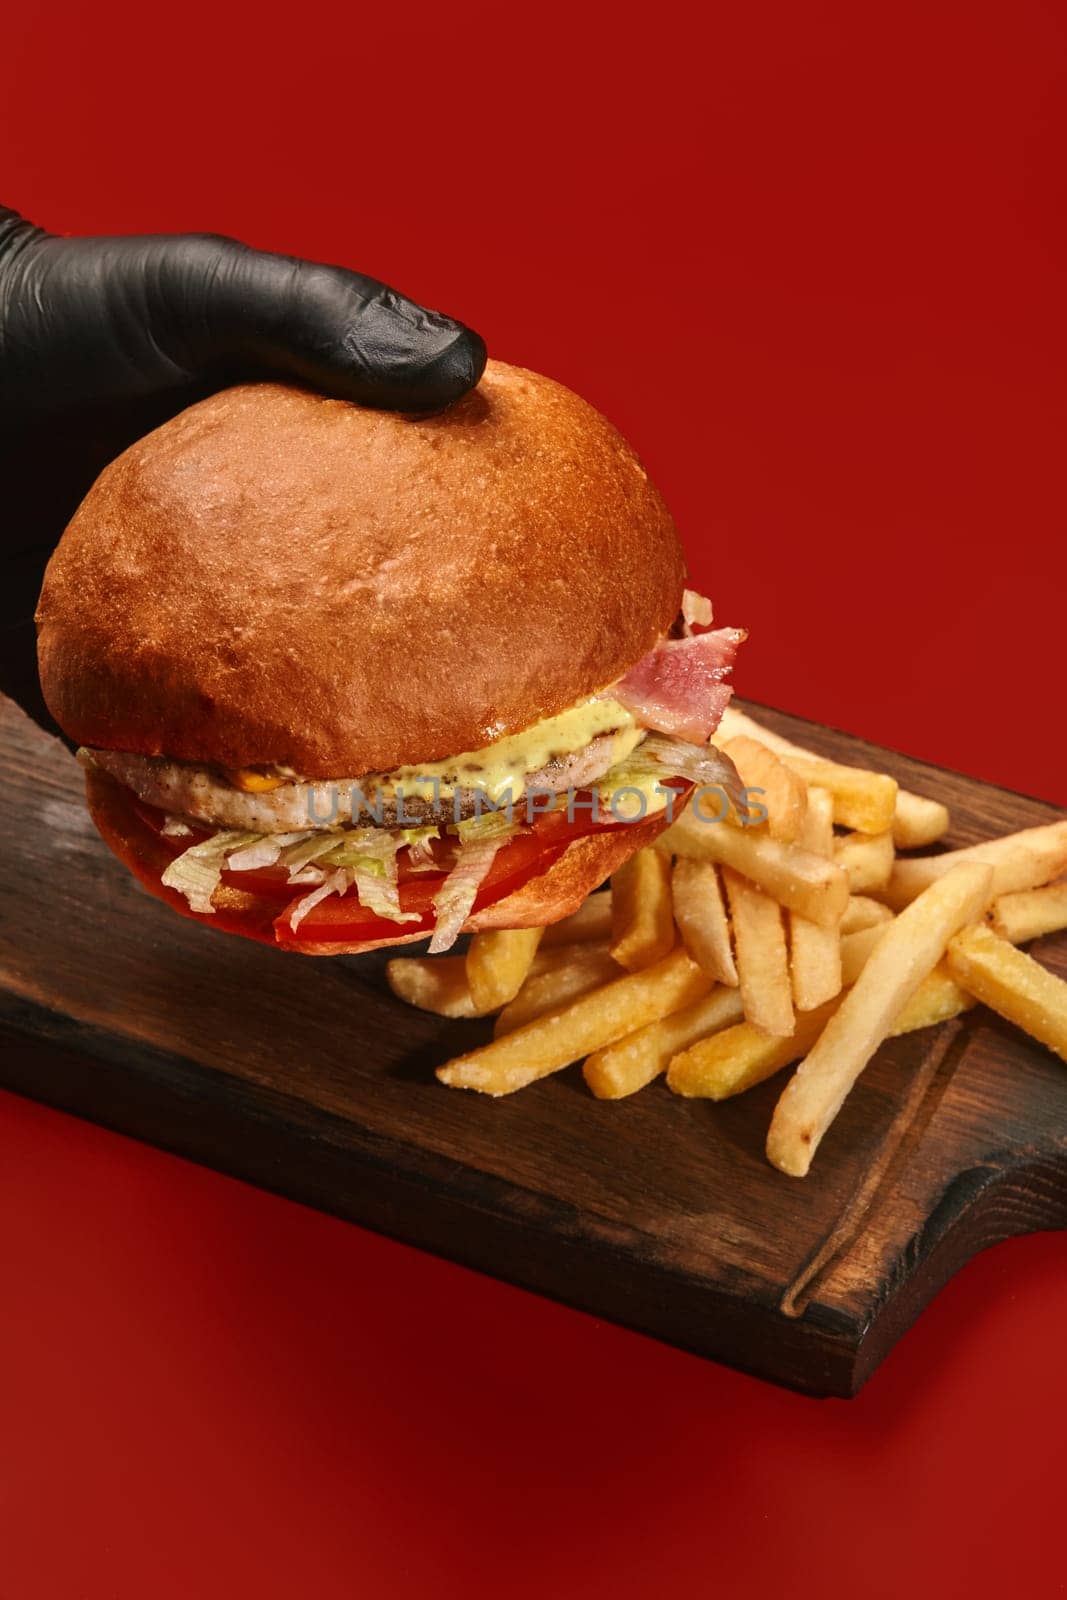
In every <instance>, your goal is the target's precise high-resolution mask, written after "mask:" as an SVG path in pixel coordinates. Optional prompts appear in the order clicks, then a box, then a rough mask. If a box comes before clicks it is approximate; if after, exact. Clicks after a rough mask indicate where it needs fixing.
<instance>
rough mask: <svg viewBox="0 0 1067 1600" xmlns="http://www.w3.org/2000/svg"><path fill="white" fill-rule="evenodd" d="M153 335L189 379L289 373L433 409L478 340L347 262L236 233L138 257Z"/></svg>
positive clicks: (479, 355) (459, 384)
mask: <svg viewBox="0 0 1067 1600" xmlns="http://www.w3.org/2000/svg"><path fill="white" fill-rule="evenodd" d="M145 273H146V283H147V286H148V291H149V292H148V294H147V297H146V301H145V305H146V309H147V311H148V313H149V320H150V325H151V328H152V333H153V336H154V337H155V338H156V339H157V340H158V341H159V344H160V347H161V348H162V349H163V350H164V351H166V353H167V354H168V355H169V356H170V357H171V359H172V360H174V361H176V362H177V363H178V364H179V365H181V366H182V367H183V368H184V369H185V370H186V372H187V373H188V375H189V376H190V377H191V378H198V377H202V376H205V375H209V374H210V373H211V372H213V371H215V370H217V369H219V368H224V369H225V370H226V372H227V373H228V374H230V375H234V374H239V375H240V376H242V377H252V376H262V375H271V376H279V375H280V376H285V377H290V378H295V379H297V380H299V381H300V382H301V383H305V384H307V385H308V386H309V387H312V388H315V389H319V390H321V391H322V392H324V393H326V394H330V395H335V396H337V397H339V398H341V399H345V400H353V401H356V402H357V403H358V404H360V405H366V406H375V407H379V408H381V409H386V410H397V411H427V410H439V409H441V408H442V407H444V406H447V405H449V404H450V403H451V402H452V401H453V400H457V399H459V397H460V396H461V395H463V394H465V393H466V392H467V390H468V389H470V388H472V387H473V386H474V384H476V383H477V382H478V379H479V378H480V377H481V375H482V371H483V369H484V367H485V360H486V351H485V344H484V343H483V341H482V339H481V338H480V337H479V335H478V334H476V333H474V332H473V331H472V330H471V329H470V328H467V327H465V326H464V324H463V323H461V322H456V321H454V320H453V319H452V318H450V317H446V316H443V315H442V314H441V313H440V312H437V311H428V310H426V309H425V308H424V307H422V306H419V305H416V304H415V302H414V301H412V300H408V299H406V298H405V297H404V296H403V295H401V294H399V293H397V291H396V290H395V289H391V288H389V287H388V285H386V284H383V283H379V282H378V280H377V279H375V278H369V277H365V276H364V275H363V274H361V273H358V272H350V271H348V270H347V269H345V268H343V267H334V266H325V265H321V264H319V263H317V262H311V261H301V260H298V259H295V258H293V257H289V256H279V255H270V254H266V253H264V252H262V251H258V250H252V249H249V248H248V247H247V246H245V245H241V244H238V243H237V242H236V241H234V240H232V239H223V238H217V237H214V236H210V235H200V234H197V235H183V236H179V237H176V238H173V239H162V240H158V241H153V249H152V250H151V252H150V256H149V258H148V259H147V260H146V262H145Z"/></svg>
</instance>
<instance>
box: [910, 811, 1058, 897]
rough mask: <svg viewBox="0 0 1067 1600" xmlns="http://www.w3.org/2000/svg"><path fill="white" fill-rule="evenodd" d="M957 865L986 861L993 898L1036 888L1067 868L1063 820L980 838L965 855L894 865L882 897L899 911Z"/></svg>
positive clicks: (952, 852)
mask: <svg viewBox="0 0 1067 1600" xmlns="http://www.w3.org/2000/svg"><path fill="white" fill-rule="evenodd" d="M960 861H985V862H988V863H989V865H990V866H991V867H992V868H993V894H994V895H995V896H996V897H998V898H999V896H1001V895H1003V894H1014V893H1015V892H1016V891H1018V890H1020V889H1036V888H1037V887H1038V886H1039V885H1040V884H1042V883H1048V882H1049V880H1050V879H1051V878H1055V877H1058V876H1059V874H1060V873H1061V872H1062V871H1063V870H1064V868H1067V821H1064V822H1048V823H1045V824H1044V826H1042V827H1039V828H1024V829H1023V830H1022V831H1021V832H1020V833H1008V834H1005V835H1004V836H1003V837H1002V838H1000V839H984V840H983V841H982V843H981V844H972V845H968V846H967V847H966V849H963V850H946V851H945V852H944V853H943V854H942V855H939V856H919V857H916V858H913V859H911V860H907V861H897V862H896V864H895V865H894V867H893V873H892V876H891V877H890V879H889V884H888V887H887V888H886V890H885V894H884V898H885V900H886V901H887V902H888V903H889V905H891V906H893V907H894V908H895V909H897V910H899V909H900V907H901V906H906V905H907V904H908V903H909V901H911V900H914V899H915V896H916V895H918V894H921V893H922V891H923V890H924V889H926V888H927V887H928V886H929V885H930V884H931V883H933V882H935V880H936V879H938V878H940V877H943V876H944V874H945V873H946V872H949V871H951V869H952V868H953V867H954V866H955V865H956V864H957V863H958V862H960Z"/></svg>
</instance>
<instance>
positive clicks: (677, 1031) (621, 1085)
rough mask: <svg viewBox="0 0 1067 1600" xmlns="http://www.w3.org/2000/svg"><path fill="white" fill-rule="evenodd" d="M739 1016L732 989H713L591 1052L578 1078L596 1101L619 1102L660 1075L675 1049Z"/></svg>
mask: <svg viewBox="0 0 1067 1600" xmlns="http://www.w3.org/2000/svg"><path fill="white" fill-rule="evenodd" d="M743 1016H744V1010H743V1007H742V1004H741V995H740V993H739V992H738V990H737V989H726V988H723V987H722V986H719V987H717V988H715V989H712V990H711V992H710V994H706V995H705V996H704V998H703V999H702V1000H697V1001H696V1002H695V1003H694V1004H693V1005H691V1006H686V1007H685V1009H684V1010H682V1011H672V1012H671V1014H670V1015H669V1016H666V1017H661V1018H659V1019H658V1020H657V1021H656V1022H648V1023H646V1024H645V1026H644V1027H643V1028H638V1029H637V1031H636V1033H628V1034H627V1035H626V1036H625V1038H623V1039H619V1040H617V1041H616V1042H615V1044H609V1045H605V1047H604V1048H603V1050H597V1051H595V1052H594V1054H593V1055H591V1056H589V1057H587V1059H586V1062H585V1066H584V1067H583V1068H582V1075H583V1077H584V1078H585V1081H586V1083H587V1084H588V1086H589V1088H590V1089H591V1090H592V1091H593V1093H594V1094H595V1095H596V1097H597V1099H598V1100H621V1099H623V1098H624V1096H626V1095H630V1094H636V1092H637V1090H638V1089H643V1088H644V1087H645V1085H646V1084H649V1083H651V1082H652V1081H653V1080H654V1079H655V1078H658V1077H659V1075H660V1074H661V1073H662V1072H665V1071H666V1070H667V1063H668V1062H669V1061H670V1059H671V1057H672V1056H674V1055H676V1054H677V1052H678V1051H679V1050H684V1049H685V1048H686V1046H687V1045H690V1044H692V1043H693V1041H694V1040H696V1039H703V1038H705V1037H706V1036H707V1035H708V1034H709V1033H714V1032H715V1031H716V1029H718V1028H727V1027H729V1026H730V1024H731V1023H733V1022H740V1021H741V1018H742V1017H743Z"/></svg>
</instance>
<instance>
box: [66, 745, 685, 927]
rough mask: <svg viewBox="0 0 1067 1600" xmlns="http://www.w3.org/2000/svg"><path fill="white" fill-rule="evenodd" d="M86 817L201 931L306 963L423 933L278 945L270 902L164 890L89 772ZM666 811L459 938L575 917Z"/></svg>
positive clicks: (231, 892)
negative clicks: (191, 897)
mask: <svg viewBox="0 0 1067 1600" xmlns="http://www.w3.org/2000/svg"><path fill="white" fill-rule="evenodd" d="M85 793H86V800H87V802H88V806H89V814H90V816H91V817H92V819H93V822H94V824H95V825H96V829H97V831H98V833H99V834H100V836H101V838H102V839H103V840H104V842H105V844H107V846H108V847H109V849H110V850H112V851H113V852H114V854H115V855H117V856H118V858H119V860H120V861H121V862H123V863H124V865H125V866H127V867H128V868H129V870H130V871H131V872H132V873H133V875H134V877H136V878H137V879H138V880H139V881H140V882H141V883H142V884H143V885H144V887H145V888H146V889H147V890H148V892H149V893H150V894H152V895H154V896H155V897H156V899H158V900H165V901H166V903H167V904H168V905H169V906H171V907H172V908H173V909H174V910H175V911H177V912H179V913H180V914H181V915H182V916H186V917H192V918H193V919H194V920H195V921H197V922H201V923H203V924H204V926H205V927H209V928H216V929H218V930H219V932H221V933H237V934H241V935H242V936H243V937H244V938H246V939H255V940H258V941H259V942H260V943H261V944H268V945H271V946H272V947H273V948H274V949H276V950H292V951H296V952H297V953H298V954H301V955H309V956H355V955H362V954H364V953H365V952H366V951H369V950H382V949H389V948H391V947H392V946H393V945H402V944H414V943H417V942H418V941H419V940H425V939H428V938H429V937H430V934H429V933H428V932H427V931H426V930H425V929H420V931H419V932H418V933H399V932H398V934H397V936H396V938H393V939H367V940H363V941H360V942H357V943H355V944H338V943H329V944H326V943H322V942H317V941H313V940H307V941H305V940H301V939H298V938H291V939H286V940H285V941H284V942H283V941H282V940H280V939H279V938H278V936H277V934H276V932H275V929H274V919H275V917H276V916H277V915H278V906H277V903H276V902H269V901H266V900H264V899H263V898H262V897H260V896H259V895H255V894H251V893H249V892H248V891H247V890H244V889H232V888H229V887H225V886H224V887H222V888H220V889H218V890H217V891H216V893H215V900H214V903H215V911H214V912H213V913H212V914H211V915H210V916H205V915H203V914H202V913H200V912H197V911H193V910H191V908H190V906H189V904H188V902H187V901H186V899H185V897H184V895H181V894H179V893H178V892H177V891H176V890H174V889H169V888H167V887H166V886H165V885H164V884H163V883H162V881H161V879H162V875H163V873H164V871H165V870H166V868H167V866H168V865H169V863H170V862H171V861H172V860H173V853H172V852H171V851H170V850H168V849H167V846H166V844H165V843H164V841H163V840H162V839H161V838H160V837H159V835H158V834H156V833H154V832H153V830H152V829H151V828H150V827H149V826H148V825H147V823H145V822H144V820H143V819H142V818H141V817H140V816H139V815H138V813H137V811H136V810H135V809H134V807H133V805H132V804H131V796H130V791H129V790H128V789H126V788H125V787H124V786H123V785H122V784H121V783H119V782H117V780H116V779H114V778H112V777H109V776H108V774H107V773H105V772H101V771H100V770H99V768H89V770H88V771H87V772H86V775H85ZM668 821H669V817H668V814H667V812H666V811H663V812H661V813H659V814H658V815H657V816H654V817H649V818H647V819H646V820H645V821H643V822H634V823H630V824H628V825H626V826H623V827H615V828H610V829H605V830H604V831H603V832H602V833H591V834H585V835H583V836H582V837H581V838H580V839H576V840H575V841H574V843H573V844H569V845H568V846H567V848H566V849H565V850H564V851H563V854H562V855H560V856H557V857H556V859H555V861H554V862H553V864H552V865H551V866H550V867H549V868H548V870H547V871H545V872H542V873H539V874H538V875H537V876H536V877H532V878H528V879H527V880H526V882H525V883H524V884H522V886H521V887H520V888H518V889H515V890H513V892H512V893H511V894H509V895H505V896H504V898H503V899H501V900H496V901H494V902H493V903H492V905H488V906H485V907H484V908H483V909H482V910H480V911H477V912H475V914H474V915H473V916H472V917H469V918H468V919H467V921H466V922H465V923H464V925H463V930H462V931H463V932H464V933H482V932H485V931H486V930H488V929H490V928H540V927H547V926H548V924H549V923H552V922H559V921H560V919H561V918H562V917H568V916H570V914H571V912H572V911H577V909H578V907H579V906H580V905H581V903H582V901H583V900H584V899H585V898H586V896H587V895H588V894H590V893H591V891H592V890H593V889H595V888H597V886H598V885H599V884H601V883H603V882H604V880H605V878H609V877H610V876H611V874H612V873H613V872H615V871H617V869H618V868H619V867H621V866H622V864H623V862H624V861H628V860H629V858H630V857H631V856H632V855H633V854H634V853H635V852H636V851H638V850H640V849H643V848H644V846H645V845H648V844H651V843H652V841H653V839H655V838H656V836H657V834H659V833H661V832H662V831H663V829H664V828H665V827H666V826H667V823H668Z"/></svg>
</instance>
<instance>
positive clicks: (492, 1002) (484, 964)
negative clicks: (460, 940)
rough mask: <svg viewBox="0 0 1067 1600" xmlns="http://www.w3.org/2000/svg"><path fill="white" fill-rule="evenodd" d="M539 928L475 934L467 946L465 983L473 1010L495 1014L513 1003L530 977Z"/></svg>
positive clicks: (537, 943) (538, 942)
mask: <svg viewBox="0 0 1067 1600" xmlns="http://www.w3.org/2000/svg"><path fill="white" fill-rule="evenodd" d="M541 933H542V930H541V929H540V928H494V929H493V930H492V931H491V932H489V933H476V934H475V935H474V937H473V939H472V940H471V942H470V944H469V945H468V947H467V982H468V983H469V985H470V991H471V998H472V999H473V1001H474V1006H475V1010H476V1011H479V1012H483V1013H484V1012H487V1011H498V1010H499V1009H500V1007H501V1006H506V1005H507V1003H508V1001H509V1000H514V998H515V996H516V995H517V994H518V992H519V990H520V989H521V988H522V986H523V984H524V983H525V981H526V978H527V976H528V975H529V971H530V967H531V965H532V964H533V958H534V956H535V955H536V954H537V946H538V945H539V944H540V943H541Z"/></svg>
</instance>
